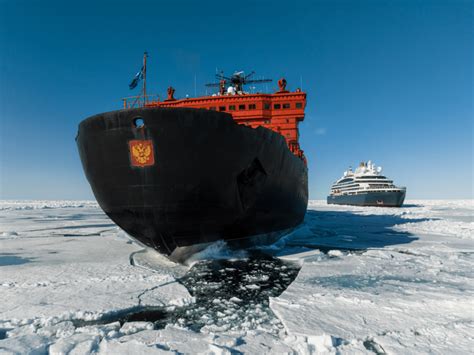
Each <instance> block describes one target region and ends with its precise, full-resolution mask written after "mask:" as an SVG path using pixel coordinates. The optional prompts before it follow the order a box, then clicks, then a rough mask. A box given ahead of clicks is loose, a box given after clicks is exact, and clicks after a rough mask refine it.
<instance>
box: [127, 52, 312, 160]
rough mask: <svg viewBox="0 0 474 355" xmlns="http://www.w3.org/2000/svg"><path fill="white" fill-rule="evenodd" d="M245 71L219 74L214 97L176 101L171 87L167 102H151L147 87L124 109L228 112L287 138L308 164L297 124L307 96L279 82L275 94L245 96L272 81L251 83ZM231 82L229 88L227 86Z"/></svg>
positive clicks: (299, 90) (289, 145)
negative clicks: (137, 106) (255, 85)
mask: <svg viewBox="0 0 474 355" xmlns="http://www.w3.org/2000/svg"><path fill="white" fill-rule="evenodd" d="M144 68H146V55H145V57H144ZM242 74H243V72H237V73H235V74H234V75H233V76H232V77H231V78H228V77H225V76H223V74H220V75H216V76H217V78H219V79H220V80H219V82H218V83H215V84H207V86H214V87H218V88H219V92H218V93H217V94H214V95H212V96H202V97H196V98H185V99H175V98H174V93H175V89H174V88H172V87H169V88H168V98H167V99H166V100H164V101H160V100H159V99H156V100H150V99H149V97H148V96H147V95H146V91H145V90H146V89H145V84H144V87H143V94H144V95H143V96H139V97H132V98H128V99H123V102H124V108H130V107H133V105H135V104H137V103H139V104H140V105H141V106H145V107H189V108H197V109H206V110H214V111H221V112H227V113H230V114H231V115H232V117H233V118H234V120H235V121H236V122H237V123H239V124H243V125H247V126H250V127H252V128H257V127H258V126H262V127H265V128H268V129H271V130H273V131H275V132H278V133H279V134H281V135H282V136H283V137H285V139H286V142H287V144H288V148H289V149H290V151H291V152H292V153H293V154H295V155H296V156H298V157H300V158H301V159H303V160H304V161H305V163H306V158H305V157H304V154H303V150H301V149H300V145H299V130H298V124H299V123H300V122H301V121H303V120H304V109H305V106H306V93H304V92H302V91H301V89H299V88H298V89H296V91H294V92H290V91H288V90H286V80H285V79H284V78H282V79H280V80H278V86H279V90H278V91H277V92H275V93H273V94H263V93H255V94H253V93H246V92H244V91H243V85H244V84H248V83H262V82H269V81H271V80H268V79H261V80H249V79H248V78H249V77H250V76H251V75H252V74H254V72H252V73H250V74H249V75H247V76H244V75H242ZM145 80H146V79H145ZM228 81H230V85H228V86H227V85H226V83H227V82H228ZM142 98H143V101H140V100H141V99H142Z"/></svg>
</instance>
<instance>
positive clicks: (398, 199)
mask: <svg viewBox="0 0 474 355" xmlns="http://www.w3.org/2000/svg"><path fill="white" fill-rule="evenodd" d="M381 173H382V167H380V166H379V167H376V166H375V165H374V164H373V163H372V162H371V161H370V160H369V161H368V162H366V163H365V162H362V163H360V165H359V167H358V168H357V169H356V170H355V171H352V168H349V170H347V171H345V172H344V175H343V176H342V177H341V178H340V179H339V180H337V181H336V182H335V183H334V184H333V185H332V186H331V193H330V195H329V196H328V198H327V202H328V203H329V204H338V205H356V206H387V207H400V206H401V205H402V204H403V201H404V200H405V195H406V188H405V187H397V186H395V185H394V184H393V181H392V180H390V179H388V178H387V177H385V176H383V175H382V174H381Z"/></svg>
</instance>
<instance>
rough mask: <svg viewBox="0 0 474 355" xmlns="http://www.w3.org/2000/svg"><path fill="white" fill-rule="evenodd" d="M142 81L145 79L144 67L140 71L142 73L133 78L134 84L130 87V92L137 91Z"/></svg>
mask: <svg viewBox="0 0 474 355" xmlns="http://www.w3.org/2000/svg"><path fill="white" fill-rule="evenodd" d="M141 79H143V66H142V68H141V69H140V71H139V72H138V73H137V74H135V77H134V78H133V80H132V82H131V83H130V84H129V85H128V87H129V88H130V90H133V89H135V88H136V87H137V85H138V83H139V82H140V80H141Z"/></svg>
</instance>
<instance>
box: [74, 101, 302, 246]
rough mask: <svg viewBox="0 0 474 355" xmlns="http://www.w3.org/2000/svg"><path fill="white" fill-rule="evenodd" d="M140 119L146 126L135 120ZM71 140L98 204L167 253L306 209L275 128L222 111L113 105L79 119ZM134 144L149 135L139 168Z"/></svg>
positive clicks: (247, 233)
mask: <svg viewBox="0 0 474 355" xmlns="http://www.w3.org/2000/svg"><path fill="white" fill-rule="evenodd" d="M137 118H142V119H143V121H144V126H143V127H141V128H139V127H136V126H135V125H134V122H136V119H137ZM76 141H77V145H78V149H79V154H80V157H81V161H82V165H83V168H84V171H85V174H86V177H87V179H88V181H89V183H90V185H91V187H92V190H93V193H94V195H95V197H96V199H97V201H98V203H99V205H100V207H101V208H102V209H103V210H104V212H105V213H106V214H107V215H108V216H109V217H110V218H111V219H112V220H113V221H114V222H115V223H116V224H117V225H118V226H120V227H121V228H122V229H124V230H125V231H126V232H127V233H128V234H130V235H131V236H132V237H134V238H136V239H138V240H139V241H141V242H142V243H144V244H145V245H147V246H150V247H153V248H154V249H156V250H158V251H159V252H161V253H164V254H168V255H169V254H171V253H172V252H173V251H174V250H175V249H176V248H177V247H185V246H192V245H196V244H202V243H209V242H213V241H216V240H220V239H224V240H232V241H234V243H235V241H236V240H237V241H238V240H242V241H244V240H245V239H246V238H249V237H252V236H256V235H264V234H275V233H272V232H277V231H282V230H285V229H288V228H292V227H294V226H296V225H298V224H299V223H301V222H302V220H303V218H304V215H305V212H306V207H307V202H308V183H307V168H306V166H305V164H304V163H303V161H302V160H301V159H300V158H298V157H296V156H295V155H293V154H292V153H291V152H290V151H289V149H288V147H287V144H286V141H285V139H284V138H283V137H282V136H281V135H280V134H278V133H276V132H273V131H271V130H269V129H266V128H263V127H259V128H256V129H253V128H250V127H247V126H244V125H238V124H236V123H235V122H234V120H233V119H232V116H231V115H229V114H226V113H222V112H214V111H208V110H201V109H188V108H140V109H128V110H120V111H113V112H108V113H104V114H99V115H96V116H93V117H90V118H88V119H86V120H84V121H83V122H81V123H80V125H79V131H78V135H77V137H76ZM131 142H150V143H149V144H150V145H151V147H150V149H151V151H152V152H151V155H152V159H148V161H146V162H145V165H143V166H140V165H139V164H138V166H137V162H136V161H134V157H133V156H132V148H131V144H132V143H131ZM149 153H150V152H149V151H148V154H149ZM148 158H150V156H148Z"/></svg>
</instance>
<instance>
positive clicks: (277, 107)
mask: <svg viewBox="0 0 474 355" xmlns="http://www.w3.org/2000/svg"><path fill="white" fill-rule="evenodd" d="M273 108H274V109H275V110H279V109H281V105H280V104H275V105H273Z"/></svg>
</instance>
